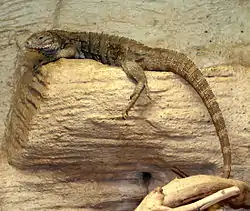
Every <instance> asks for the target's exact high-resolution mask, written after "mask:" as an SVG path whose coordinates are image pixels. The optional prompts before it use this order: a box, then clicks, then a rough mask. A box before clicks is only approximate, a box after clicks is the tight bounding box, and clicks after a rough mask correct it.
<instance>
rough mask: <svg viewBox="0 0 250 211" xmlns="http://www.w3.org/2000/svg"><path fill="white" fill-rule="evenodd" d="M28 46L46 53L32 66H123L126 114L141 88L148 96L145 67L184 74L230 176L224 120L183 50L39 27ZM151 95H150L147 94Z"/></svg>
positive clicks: (101, 35) (229, 160)
mask: <svg viewBox="0 0 250 211" xmlns="http://www.w3.org/2000/svg"><path fill="white" fill-rule="evenodd" d="M25 45H26V47H27V48H28V49H35V50H37V51H39V52H40V53H42V54H43V55H44V56H45V57H44V60H42V61H41V62H40V63H39V64H38V65H37V66H36V67H35V68H36V69H37V68H39V67H40V66H41V65H43V64H46V63H49V62H52V61H55V60H57V59H59V58H63V57H64V58H80V59H85V58H87V59H94V60H96V61H99V62H101V63H103V64H108V65H112V66H118V67H122V69H123V71H124V72H125V73H126V74H127V75H128V77H129V78H131V79H133V80H134V81H135V82H136V87H135V90H134V92H133V94H132V95H131V97H130V99H131V100H130V102H129V103H128V105H127V107H126V108H125V110H124V112H123V118H126V117H127V115H128V111H129V110H130V109H131V108H132V107H133V105H134V104H135V102H136V101H137V99H138V98H139V96H140V94H141V92H142V91H143V90H144V89H145V91H146V94H147V96H148V97H149V89H148V85H147V78H146V76H145V73H144V70H148V71H170V72H173V73H175V74H177V75H179V76H181V77H182V78H184V79H185V80H186V81H187V82H188V83H189V84H190V85H191V86H192V87H193V88H194V90H195V91H196V92H197V93H198V94H199V96H200V97H201V99H202V100H203V102H204V104H205V105H206V107H207V109H208V112H209V114H210V116H211V118H212V121H213V124H214V126H215V129H216V132H217V135H218V137H219V140H220V145H221V151H222V155H223V162H224V167H223V176H224V177H229V175H230V170H231V150H230V143H229V138H228V133H227V129H226V126H225V121H224V118H223V115H222V112H221V110H220V108H219V105H218V103H217V101H216V98H215V95H214V94H213V92H212V90H211V88H210V86H209V84H208V82H207V81H206V79H205V78H204V76H203V75H202V73H201V71H200V70H199V69H198V68H197V67H196V65H195V64H194V63H193V62H192V61H191V60H190V59H189V58H188V57H187V56H186V55H185V54H183V53H179V52H176V51H173V50H169V49H162V48H151V47H148V46H145V45H143V44H142V43H139V42H137V41H135V40H132V39H128V38H124V37H119V36H114V35H108V34H103V33H94V32H67V31H61V30H50V31H42V32H38V33H35V34H33V35H31V36H30V37H29V38H28V40H27V41H26V44H25ZM149 98H150V97H149Z"/></svg>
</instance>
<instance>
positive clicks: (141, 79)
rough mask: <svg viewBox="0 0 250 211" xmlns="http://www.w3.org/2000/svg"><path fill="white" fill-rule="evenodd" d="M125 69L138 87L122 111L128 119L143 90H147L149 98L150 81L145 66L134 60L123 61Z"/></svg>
mask: <svg viewBox="0 0 250 211" xmlns="http://www.w3.org/2000/svg"><path fill="white" fill-rule="evenodd" d="M121 66H122V69H123V71H124V72H125V73H126V75H127V76H128V78H129V79H131V80H133V81H134V82H135V83H136V87H135V89H134V91H133V93H132V95H131V96H130V101H129V103H128V105H127V106H126V108H125V109H124V111H123V113H122V117H123V119H126V118H127V116H128V112H129V110H130V109H131V108H132V107H133V106H134V104H135V103H136V101H137V100H138V98H139V97H140V95H141V93H142V91H143V90H145V91H146V95H147V97H148V98H149V99H151V98H150V95H149V88H148V81H147V78H146V75H145V73H144V70H143V68H142V67H141V66H140V65H139V64H138V63H136V62H134V61H123V62H122V63H121Z"/></svg>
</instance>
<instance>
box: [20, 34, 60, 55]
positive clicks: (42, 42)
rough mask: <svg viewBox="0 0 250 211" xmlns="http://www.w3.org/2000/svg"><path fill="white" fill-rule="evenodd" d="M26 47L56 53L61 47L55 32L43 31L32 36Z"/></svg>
mask: <svg viewBox="0 0 250 211" xmlns="http://www.w3.org/2000/svg"><path fill="white" fill-rule="evenodd" d="M25 47H26V48H28V49H34V50H38V51H45V52H46V51H48V52H49V51H55V50H57V49H59V47H60V40H59V38H58V36H56V35H55V34H53V32H49V31H42V32H37V33H34V34H32V35H31V36H30V37H29V38H28V39H27V41H26V43H25Z"/></svg>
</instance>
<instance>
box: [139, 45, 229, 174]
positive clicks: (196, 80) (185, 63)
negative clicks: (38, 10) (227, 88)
mask: <svg viewBox="0 0 250 211" xmlns="http://www.w3.org/2000/svg"><path fill="white" fill-rule="evenodd" d="M146 51H147V52H148V57H145V59H144V60H143V62H142V66H143V68H145V69H147V70H150V71H153V70H159V71H160V70H168V71H170V72H173V73H176V74H177V75H179V76H181V77H182V78H184V79H185V80H186V81H187V82H188V83H189V84H190V85H191V86H192V87H193V88H194V89H195V91H196V92H197V93H198V94H199V96H200V97H201V99H202V100H203V102H204V104H205V105H206V107H207V109H208V112H209V114H210V116H211V118H212V121H213V123H214V126H215V129H216V133H217V135H218V137H219V140H220V146H221V151H222V155H223V162H224V167H223V177H225V178H228V177H229V176H230V171H231V149H230V143H229V138H228V133H227V129H226V125H225V121H224V118H223V115H222V112H221V110H220V107H219V104H218V103H217V101H216V98H215V95H214V93H213V92H212V90H211V88H210V86H209V84H208V82H207V81H206V79H205V78H204V76H203V75H202V73H201V71H200V70H199V69H198V68H197V67H196V65H195V64H194V63H193V62H192V61H191V60H190V59H189V58H188V57H187V56H186V55H185V54H182V53H179V52H176V51H172V50H167V49H152V48H147V49H146Z"/></svg>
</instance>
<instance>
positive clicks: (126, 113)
mask: <svg viewBox="0 0 250 211" xmlns="http://www.w3.org/2000/svg"><path fill="white" fill-rule="evenodd" d="M127 117H128V111H124V112H123V113H122V118H123V119H127Z"/></svg>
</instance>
